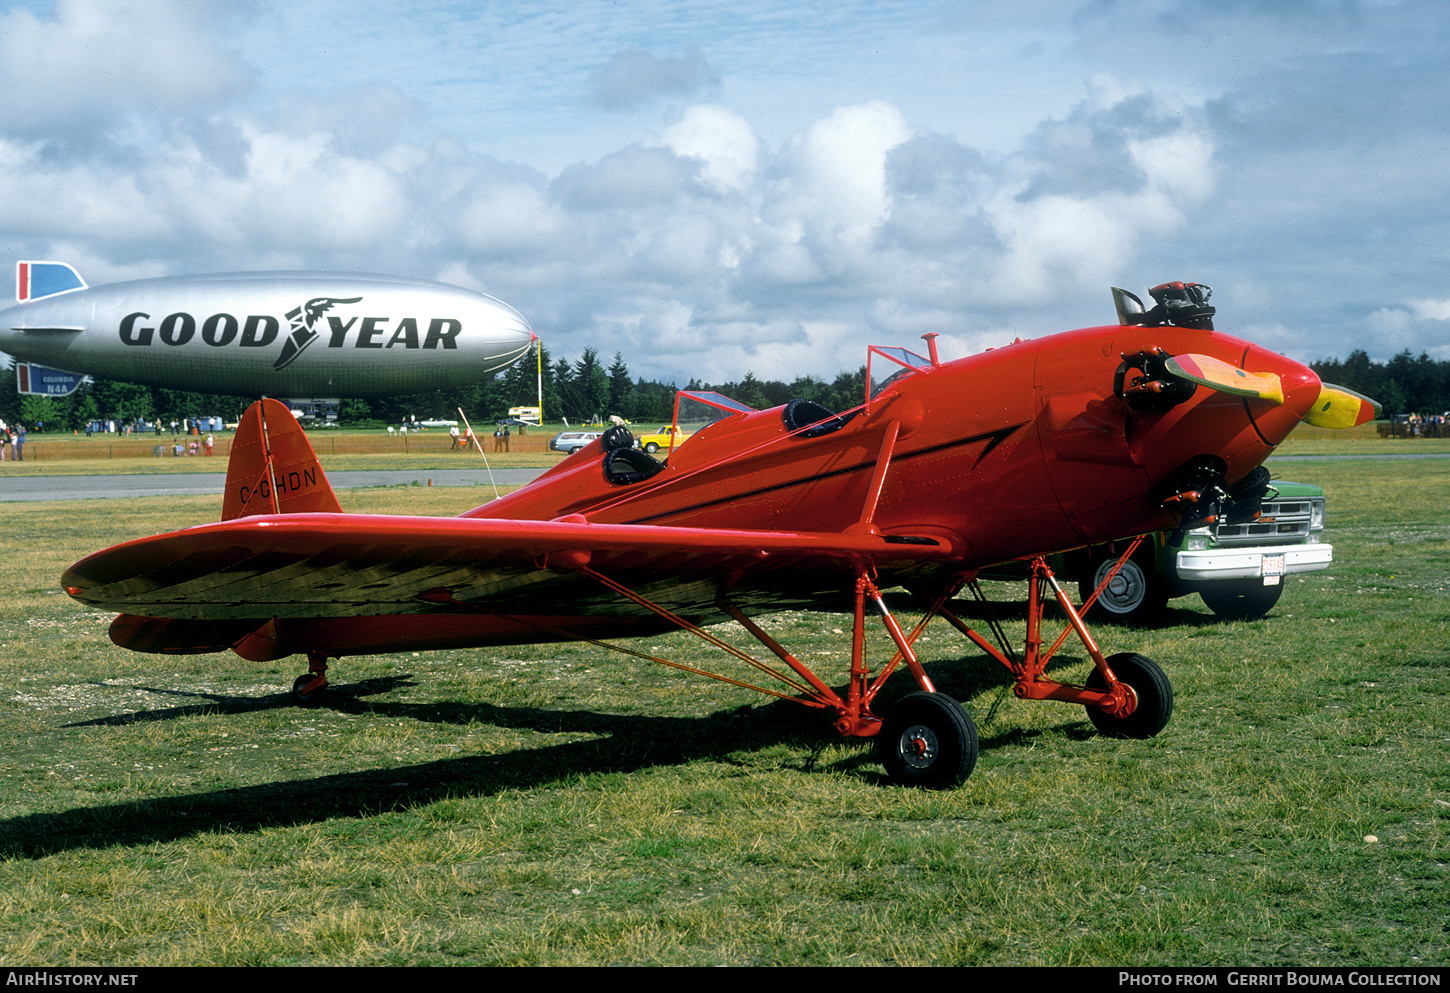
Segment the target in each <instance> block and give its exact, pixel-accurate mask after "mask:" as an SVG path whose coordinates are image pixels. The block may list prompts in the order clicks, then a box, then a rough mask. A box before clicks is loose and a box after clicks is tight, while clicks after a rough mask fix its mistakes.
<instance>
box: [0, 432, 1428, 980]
mask: <svg viewBox="0 0 1450 993" xmlns="http://www.w3.org/2000/svg"><path fill="white" fill-rule="evenodd" d="M1271 468H1273V469H1274V470H1275V472H1276V474H1282V475H1286V476H1290V477H1292V478H1295V479H1301V480H1305V481H1309V482H1317V483H1320V484H1321V485H1323V486H1324V487H1325V488H1326V490H1327V491H1328V493H1329V499H1330V533H1329V538H1330V540H1332V541H1333V542H1334V545H1335V565H1334V567H1333V569H1332V570H1331V571H1330V572H1327V573H1321V574H1317V575H1314V576H1310V577H1304V578H1302V579H1294V580H1293V581H1292V583H1291V586H1290V588H1289V589H1288V590H1287V592H1286V594H1285V596H1284V598H1283V600H1282V601H1281V602H1280V605H1279V606H1278V608H1277V609H1275V610H1274V611H1273V612H1272V613H1271V614H1270V615H1269V616H1268V617H1267V618H1265V619H1263V620H1259V621H1254V622H1247V623H1245V622H1223V621H1219V620H1218V619H1216V618H1215V617H1214V616H1213V615H1212V614H1210V613H1208V611H1207V610H1206V609H1204V608H1203V607H1202V605H1201V604H1200V603H1199V602H1198V600H1197V598H1189V599H1185V600H1178V601H1175V602H1174V608H1173V611H1172V620H1173V621H1174V624H1173V625H1172V626H1169V627H1167V628H1164V629H1162V630H1159V631H1138V630H1124V629H1113V628H1108V627H1099V628H1097V629H1096V633H1097V634H1098V636H1099V639H1100V641H1101V642H1102V643H1103V645H1104V648H1105V650H1107V651H1108V652H1110V653H1111V652H1116V651H1140V652H1143V653H1144V654H1146V655H1149V656H1151V657H1153V658H1155V659H1157V660H1158V661H1159V662H1160V663H1161V664H1162V665H1163V667H1164V669H1165V670H1166V671H1167V672H1168V674H1169V675H1170V677H1171V678H1172V680H1173V683H1174V692H1175V697H1176V711H1175V714H1174V718H1173V721H1172V723H1171V724H1170V725H1169V726H1168V728H1167V729H1166V730H1165V731H1164V732H1163V733H1162V734H1161V735H1160V736H1159V737H1157V738H1156V739H1153V740H1151V741H1117V740H1109V739H1105V738H1101V737H1098V736H1097V735H1096V734H1095V733H1094V732H1093V729H1092V726H1091V725H1090V724H1089V723H1088V722H1087V720H1086V719H1085V716H1084V714H1083V712H1082V710H1081V708H1078V707H1072V706H1067V705H1063V704H1056V703H1030V702H1022V701H1018V700H1017V699H1015V698H1014V697H1013V696H1012V695H1011V694H1010V692H1009V691H1008V684H1007V681H1006V679H1005V678H1004V674H1003V673H1002V672H1001V671H999V670H998V669H997V668H994V666H995V664H994V663H988V662H987V661H985V660H983V659H982V658H981V657H980V656H979V655H978V654H977V653H976V652H975V651H974V650H972V649H971V648H970V646H969V645H967V643H966V642H965V641H964V640H963V639H962V638H961V637H960V636H958V635H956V634H955V633H953V632H951V631H950V629H949V628H947V627H946V626H944V625H943V626H935V627H933V628H932V629H931V630H930V631H928V633H927V635H926V640H924V641H923V642H922V643H921V646H920V647H921V650H922V654H923V657H924V658H925V659H926V660H927V661H928V665H929V669H930V671H931V672H932V674H933V676H934V677H935V678H936V679H937V681H938V686H939V687H940V688H941V689H943V690H944V691H946V692H949V693H951V694H952V695H954V696H957V697H959V698H962V699H964V700H965V702H966V705H967V707H968V709H969V710H970V711H971V712H972V714H973V715H974V717H975V718H976V720H977V722H978V726H979V729H980V732H981V736H982V754H981V759H980V761H979V763H978V765H977V769H976V772H975V773H974V775H973V776H972V778H971V779H970V780H969V781H968V782H967V783H966V784H965V785H964V786H962V787H960V788H958V789H956V790H952V791H948V792H941V793H930V792H921V791H913V790H908V789H902V788H897V787H893V786H890V785H888V784H887V783H886V782H885V779H884V777H883V775H882V773H881V772H880V768H879V766H878V765H877V763H876V762H875V760H874V757H873V755H872V752H871V748H870V746H869V745H867V744H864V743H856V742H847V741H842V740H840V739H839V738H837V737H836V736H835V735H834V732H832V731H831V730H830V728H829V726H828V725H829V721H828V720H826V719H824V718H823V717H822V716H821V715H819V714H817V713H815V712H812V711H809V710H807V709H806V708H803V707H800V706H798V705H795V704H792V703H788V702H779V701H775V702H772V701H770V700H769V699H767V698H764V697H761V696H758V695H756V694H752V693H749V692H747V691H744V690H739V689H735V688H733V687H730V686H726V685H723V684H718V683H713V682H709V681H705V680H702V679H699V678H697V677H692V676H687V675H684V674H682V673H679V672H676V671H674V670H671V669H666V668H663V667H660V666H656V665H653V664H651V663H648V662H644V661H641V660H638V659H633V658H629V657H626V656H623V655H619V654H617V653H611V652H606V651H603V650H601V649H598V648H596V647H593V646H589V645H574V644H565V645H542V646H521V647H509V648H502V649H495V650H479V651H452V652H438V653H431V654H422V655H413V654H411V653H406V654H399V655H379V656H370V657H362V658H353V659H345V660H342V661H341V662H338V663H334V665H333V668H332V670H331V672H330V678H332V680H333V683H334V686H333V689H332V694H333V695H332V698H331V702H330V703H329V705H328V706H327V707H325V708H322V709H318V710H311V711H307V710H299V709H296V708H293V707H291V706H290V705H289V704H288V703H287V699H286V691H287V689H288V687H289V686H290V684H291V681H292V679H293V678H294V677H295V676H296V675H297V674H298V673H300V672H301V671H303V669H304V668H305V665H303V664H302V663H301V661H300V660H298V659H293V660H287V661H284V662H281V663H269V664H263V665H256V664H252V663H247V662H243V661H242V660H240V659H238V658H236V657H234V656H232V655H230V654H229V653H225V654H219V655H213V656H195V657H187V656H177V657H164V656H148V655H139V654H134V653H130V652H126V651H124V650H121V649H119V648H116V647H114V646H112V645H111V644H110V642H109V641H108V639H107V638H106V626H107V624H108V623H109V621H110V617H109V615H100V614H97V613H95V612H92V611H88V610H86V609H84V608H82V607H80V606H79V605H77V604H76V603H74V602H73V601H71V600H70V599H69V598H67V597H65V596H64V595H63V594H62V593H61V592H60V591H59V590H58V588H57V577H58V576H59V574H60V572H61V570H62V569H63V568H64V567H65V566H66V565H68V564H69V563H70V562H71V561H73V560H75V559H77V558H79V557H81V556H82V555H84V554H87V553H89V552H91V551H94V550H96V549H98V548H101V547H104V546H106V545H108V544H111V543H114V542H116V541H119V540H123V539H126V538H130V537H135V536H139V535H143V534H150V533H154V532H158V531H164V530H170V529H173V528H177V527H181V526H184V525H188V524H193V523H200V522H203V521H209V520H213V519H215V517H216V515H217V506H216V504H217V501H216V499H215V498H208V497H178V498H154V499H139V500H131V501H125V502H121V501H113V502H110V501H108V502H104V503H103V502H100V501H85V502H76V503H54V504H9V505H0V545H3V556H0V590H3V594H4V595H3V597H0V623H3V625H4V628H3V630H4V631H5V632H6V634H7V638H6V639H5V642H4V645H3V647H0V726H3V728H4V731H5V736H4V741H5V743H6V747H5V749H4V751H3V754H0V770H3V772H0V859H3V861H0V961H3V963H4V964H6V965H38V964H67V965H79V964H108V963H111V964H132V965H141V964H145V965H170V964H357V965H361V964H393V965H415V964H423V965H429V964H479V965H494V964H546V965H595V964H600V965H603V964H686V965H714V964H721V965H745V964H771V965H809V964H821V965H846V964H861V965H872V964H906V965H920V964H941V965H947V964H957V965H972V964H983V965H1035V964H1043V965H1048V964H1050V965H1100V964H1112V965H1130V964H1154V965H1166V964H1180V965H1188V964H1200V965H1202V964H1238V965H1271V964H1296V965H1333V964H1366V965H1369V964H1379V965H1443V964H1445V962H1446V960H1447V954H1446V952H1447V943H1450V931H1447V923H1446V894H1447V893H1450V871H1447V863H1450V850H1447V827H1450V760H1447V745H1450V601H1447V599H1446V589H1447V586H1450V579H1447V567H1450V511H1447V509H1446V508H1445V506H1444V503H1445V501H1444V496H1443V495H1444V494H1445V493H1446V492H1447V485H1450V460H1424V461H1415V462H1410V463H1406V462H1402V461H1395V462H1368V461H1365V462H1361V461H1340V462H1330V461H1325V462H1293V463H1279V464H1275V465H1272V466H1271ZM476 492H477V491H476V490H474V489H457V490H450V489H447V488H438V487H434V488H432V489H427V488H421V489H420V488H401V489H384V490H361V491H351V492H348V491H344V492H342V493H341V494H340V496H341V499H342V500H343V503H344V506H345V508H346V509H348V510H350V511H373V512H404V513H427V514H452V513H458V512H460V511H462V510H464V509H467V507H468V505H469V504H470V503H471V502H472V500H473V499H474V498H475V497H476ZM990 585H991V587H992V588H991V589H990V590H989V593H991V594H993V595H995V596H996V597H998V598H1000V599H1004V600H1006V601H1007V603H1006V605H1005V606H1003V607H1002V608H1001V615H1002V616H1003V617H1004V618H1006V625H1007V628H1008V630H1009V632H1011V633H1012V634H1013V635H1014V636H1015V637H1020V633H1021V630H1022V624H1021V617H1022V610H1021V607H1020V606H1019V605H1017V604H1016V600H1017V599H1018V598H1020V595H1021V592H1022V588H1021V586H1019V585H1013V584H990ZM724 627H725V629H726V630H727V633H728V631H729V629H730V628H732V627H733V625H726V626H724ZM769 627H770V630H771V631H772V633H773V634H774V635H775V636H776V637H777V638H779V639H780V640H781V641H783V642H784V643H785V644H786V645H787V646H788V647H790V648H792V649H793V650H795V651H796V652H798V653H799V654H801V656H802V657H803V658H805V659H807V660H809V661H810V662H811V663H813V664H814V665H816V666H818V667H819V669H820V671H822V672H823V673H824V674H826V675H827V678H828V679H830V680H831V681H833V682H839V679H840V675H841V674H842V673H843V672H844V669H845V665H846V662H847V658H848V652H849V645H848V636H847V635H848V632H849V628H850V622H849V618H848V617H845V616H840V615H833V614H821V613H806V612H802V613H790V614H783V615H777V616H776V617H774V618H771V619H770V621H769ZM736 633H737V634H738V633H739V632H738V631H737V632H736ZM738 643H740V644H745V643H744V642H743V641H738ZM632 645H633V646H634V647H638V648H645V649H648V650H650V651H655V652H657V653H658V654H662V655H666V656H669V657H671V658H676V659H680V660H682V661H686V662H689V663H691V664H697V665H706V666H710V667H718V668H721V669H727V670H728V669H729V666H726V665H725V664H723V663H718V662H717V661H716V659H715V653H713V652H711V651H709V650H706V649H703V648H701V647H698V646H697V645H696V644H695V643H694V642H692V641H691V640H689V639H688V638H687V637H686V636H684V635H667V636H662V637H657V638H649V639H642V640H640V641H636V642H633V643H632ZM886 654H887V652H886V648H885V643H884V640H883V639H882V638H881V637H880V636H879V635H876V636H874V638H873V658H874V659H875V660H877V662H878V664H879V662H880V661H884V659H885V657H886ZM730 671H734V670H730ZM1085 673H1086V663H1085V661H1084V654H1083V652H1082V651H1081V649H1080V648H1079V647H1077V646H1075V645H1074V644H1073V643H1071V642H1069V644H1068V645H1067V646H1066V647H1065V648H1064V650H1063V659H1062V664H1061V666H1060V667H1059V668H1058V669H1056V670H1055V674H1056V675H1058V676H1060V677H1064V678H1073V679H1080V678H1081V677H1082V676H1083V675H1085ZM910 688H911V687H910V686H909V685H908V684H907V683H906V682H905V681H903V680H898V681H897V682H896V683H895V684H894V685H893V686H892V687H891V688H890V692H892V693H901V692H907V691H909V690H910ZM1370 837H1373V838H1374V839H1375V840H1373V841H1371V840H1367V839H1368V838H1370Z"/></svg>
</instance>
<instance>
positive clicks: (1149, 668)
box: [1087, 652, 1173, 738]
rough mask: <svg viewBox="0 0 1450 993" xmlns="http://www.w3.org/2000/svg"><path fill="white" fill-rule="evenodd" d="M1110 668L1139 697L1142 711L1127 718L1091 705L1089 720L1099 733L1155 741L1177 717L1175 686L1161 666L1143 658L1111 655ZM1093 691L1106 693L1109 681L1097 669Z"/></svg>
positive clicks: (1089, 681)
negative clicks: (1174, 699)
mask: <svg viewBox="0 0 1450 993" xmlns="http://www.w3.org/2000/svg"><path fill="white" fill-rule="evenodd" d="M1108 668H1109V669H1112V670H1113V675H1114V676H1117V677H1118V681H1119V682H1121V683H1127V684H1128V685H1129V686H1131V687H1132V688H1133V692H1134V693H1136V694H1137V695H1138V708H1137V709H1136V710H1134V711H1133V712H1132V713H1131V714H1129V715H1128V716H1127V717H1114V716H1112V715H1110V714H1108V713H1107V712H1106V711H1104V710H1103V709H1102V708H1101V707H1095V706H1088V707H1087V715H1088V719H1089V720H1091V721H1092V722H1093V726H1094V727H1096V728H1097V729H1098V733H1100V734H1103V735H1106V736H1107V737H1109V738H1151V737H1153V736H1154V735H1156V734H1157V733H1158V732H1159V731H1162V730H1163V729H1164V728H1166V727H1167V726H1168V721H1169V719H1171V718H1172V717H1173V684H1172V683H1170V682H1169V681H1168V677H1167V675H1165V674H1164V672H1163V670H1162V669H1161V668H1159V666H1158V663H1157V662H1154V661H1153V660H1152V659H1150V658H1147V657H1146V656H1143V655H1136V654H1134V653H1132V652H1120V653H1119V654H1117V655H1110V656H1108ZM1087 687H1088V689H1090V690H1106V689H1107V688H1108V681H1107V680H1106V679H1104V678H1103V674H1102V673H1101V672H1098V670H1097V669H1096V668H1094V669H1093V671H1092V672H1091V673H1090V674H1089V675H1088V678H1087Z"/></svg>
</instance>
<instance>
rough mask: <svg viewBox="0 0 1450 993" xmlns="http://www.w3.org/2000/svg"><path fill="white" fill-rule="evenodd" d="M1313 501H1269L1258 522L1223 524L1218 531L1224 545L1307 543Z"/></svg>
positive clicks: (1219, 541)
mask: <svg viewBox="0 0 1450 993" xmlns="http://www.w3.org/2000/svg"><path fill="white" fill-rule="evenodd" d="M1309 517H1310V503H1309V501H1308V500H1305V499H1303V498H1298V499H1293V500H1265V501H1264V509H1263V511H1262V512H1261V513H1260V515H1259V519H1258V520H1257V521H1249V522H1247V523H1245V524H1221V525H1219V526H1218V529H1217V531H1216V532H1215V533H1216V535H1217V537H1218V543H1219V544H1220V545H1275V544H1284V545H1289V544H1295V543H1303V542H1304V541H1305V540H1306V539H1307V538H1308V537H1309Z"/></svg>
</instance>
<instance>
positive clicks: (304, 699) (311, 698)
mask: <svg viewBox="0 0 1450 993" xmlns="http://www.w3.org/2000/svg"><path fill="white" fill-rule="evenodd" d="M314 678H315V677H314V676H313V674H312V673H310V672H307V673H303V674H302V675H300V676H298V677H297V678H296V679H294V680H293V681H292V702H293V703H295V704H296V705H297V706H299V707H316V706H318V705H319V704H321V703H322V701H323V700H324V699H326V697H327V685H326V684H325V683H324V684H323V685H322V686H319V687H318V688H317V689H315V690H313V691H312V692H311V693H303V692H302V687H304V686H306V685H307V684H308V683H310V682H312V680H313V679H314Z"/></svg>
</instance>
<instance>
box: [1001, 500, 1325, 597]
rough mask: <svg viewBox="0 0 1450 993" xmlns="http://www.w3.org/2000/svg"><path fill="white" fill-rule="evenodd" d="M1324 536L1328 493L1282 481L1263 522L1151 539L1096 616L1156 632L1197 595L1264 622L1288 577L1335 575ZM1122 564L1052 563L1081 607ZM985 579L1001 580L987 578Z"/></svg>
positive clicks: (1076, 559) (1091, 552)
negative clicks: (1166, 615) (1170, 611)
mask: <svg viewBox="0 0 1450 993" xmlns="http://www.w3.org/2000/svg"><path fill="white" fill-rule="evenodd" d="M1323 532H1324V491H1323V490H1322V489H1320V488H1319V487H1318V486H1313V485H1310V484H1308V483H1285V482H1275V483H1273V484H1272V489H1271V490H1270V491H1269V494H1268V495H1267V496H1266V497H1265V498H1264V504H1263V510H1262V512H1261V513H1260V516H1259V518H1258V519H1257V520H1254V521H1250V522H1248V523H1246V524H1223V525H1218V526H1217V527H1213V526H1210V527H1201V528H1195V529H1193V530H1192V531H1188V532H1185V533H1183V534H1182V536H1181V540H1180V541H1179V543H1177V544H1174V543H1173V540H1174V532H1171V531H1162V532H1159V533H1158V534H1155V535H1150V536H1149V537H1148V538H1146V539H1144V541H1143V544H1142V545H1141V546H1140V547H1139V549H1138V551H1137V553H1136V554H1135V555H1134V556H1133V558H1131V559H1129V560H1128V561H1127V562H1125V563H1124V564H1123V568H1122V569H1120V570H1118V574H1117V575H1116V576H1114V577H1113V581H1112V582H1111V583H1109V584H1108V588H1107V589H1106V590H1104V591H1103V595H1102V596H1101V597H1099V598H1098V602H1097V603H1096V604H1094V606H1093V612H1094V613H1095V614H1096V616H1097V617H1099V618H1100V619H1106V620H1115V621H1120V622H1122V623H1125V624H1134V625H1139V626H1151V625H1153V624H1155V623H1157V622H1158V621H1159V619H1160V618H1161V616H1162V614H1163V608H1164V607H1165V606H1166V605H1167V603H1168V601H1169V600H1170V599H1172V598H1173V597H1181V596H1188V595H1189V594H1191V593H1197V594H1198V595H1199V596H1201V597H1202V598H1203V602H1204V603H1205V604H1206V605H1207V606H1208V608H1209V609H1210V610H1212V611H1213V612H1214V613H1215V614H1218V615H1219V616H1220V617H1226V618H1231V619H1235V620H1250V619H1252V618H1255V617H1262V616H1263V615H1264V614H1266V613H1268V612H1269V611H1270V610H1271V609H1272V608H1273V606H1274V604H1276V603H1278V602H1279V596H1280V594H1282V593H1283V592H1284V579H1285V577H1287V576H1292V575H1294V574H1296V573H1305V572H1318V571H1320V570H1322V569H1328V568H1329V565H1330V563H1331V562H1332V561H1333V558H1334V547H1333V546H1332V545H1329V544H1326V543H1325V541H1324V540H1323ZM1115 561H1116V556H1114V555H1113V553H1112V549H1111V548H1110V547H1108V546H1102V545H1097V546H1091V547H1088V548H1080V549H1076V550H1074V551H1071V552H1064V553H1062V554H1061V555H1056V556H1053V557H1051V558H1050V559H1049V560H1048V563H1049V565H1051V567H1052V569H1053V571H1054V572H1056V573H1057V574H1058V575H1059V576H1061V577H1063V578H1066V579H1071V580H1076V581H1077V583H1078V592H1079V596H1080V600H1079V602H1080V603H1081V602H1082V601H1085V600H1086V599H1087V598H1088V596H1089V595H1091V593H1092V591H1093V590H1094V589H1096V588H1097V584H1098V583H1100V582H1102V579H1103V577H1104V576H1106V575H1107V574H1108V571H1109V570H1110V569H1111V568H1112V567H1113V563H1114V562H1115ZM995 571H996V570H993V572H995ZM983 578H995V577H992V576H989V575H988V574H987V573H986V572H984V573H983Z"/></svg>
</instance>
